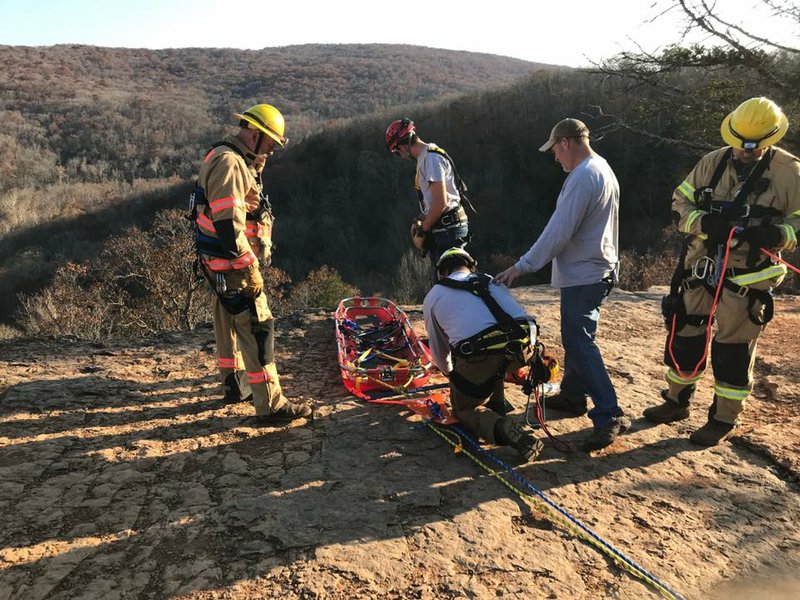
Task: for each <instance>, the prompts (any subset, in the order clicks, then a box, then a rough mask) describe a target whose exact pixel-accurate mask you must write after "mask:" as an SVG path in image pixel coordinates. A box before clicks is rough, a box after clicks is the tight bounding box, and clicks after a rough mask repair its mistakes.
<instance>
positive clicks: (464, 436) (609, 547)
mask: <svg viewBox="0 0 800 600" xmlns="http://www.w3.org/2000/svg"><path fill="white" fill-rule="evenodd" d="M450 429H452V430H453V431H455V432H456V434H458V436H459V437H460V438H461V439H463V440H465V441H466V442H467V443H469V445H470V446H472V447H473V448H474V449H475V450H477V451H478V452H480V453H482V454H483V455H484V456H486V457H488V458H489V459H490V460H491V461H492V462H494V463H495V464H496V465H498V466H499V467H501V468H502V469H503V470H504V471H506V472H507V473H508V474H509V475H511V477H512V478H513V479H514V480H516V481H517V483H519V484H520V485H522V486H523V488H525V489H527V490H529V491H531V492H533V493H534V494H535V495H537V496H538V497H539V498H541V499H542V500H543V501H544V502H545V503H546V504H547V505H548V506H550V508H552V509H553V510H555V511H556V512H558V513H560V514H561V515H562V516H563V517H564V518H566V519H567V520H568V521H570V522H571V523H572V524H573V525H575V526H576V527H577V528H579V529H580V530H582V531H583V532H584V533H586V534H587V535H588V536H590V537H591V538H592V539H594V540H595V541H596V542H597V543H599V544H600V545H602V546H603V547H604V548H606V549H607V550H608V551H609V552H611V553H612V554H613V555H614V556H616V557H617V558H619V559H620V560H621V561H622V562H624V563H625V564H627V565H629V566H630V567H632V568H633V569H635V570H637V571H639V572H640V573H642V574H643V575H645V576H646V577H648V578H650V579H652V580H653V581H654V582H656V583H657V584H658V585H660V586H661V587H663V588H664V589H665V590H666V591H668V592H669V593H670V594H672V595H673V596H674V597H675V598H678V599H679V600H685V599H684V597H683V596H681V595H680V594H679V593H678V592H676V591H675V590H673V589H672V588H670V587H669V586H668V585H666V584H665V583H663V582H662V581H660V580H659V579H658V578H657V577H656V576H655V575H653V574H652V573H650V572H648V571H647V570H646V569H644V568H643V567H640V566H639V565H638V564H636V563H635V562H634V561H633V560H631V559H630V558H628V557H627V556H626V555H625V554H623V553H622V552H620V551H619V550H617V549H616V548H614V546H612V545H611V544H609V543H608V542H607V541H605V540H604V539H603V538H601V537H600V536H599V535H597V534H596V533H595V532H594V531H592V530H591V529H589V527H587V526H586V525H584V524H583V523H582V522H581V521H579V520H578V519H576V518H575V517H573V516H572V515H571V514H570V513H569V512H567V511H566V510H565V509H563V508H561V507H560V506H559V505H558V504H556V503H555V502H553V501H552V500H550V498H548V497H547V496H545V494H544V492H541V491H539V490H538V489H537V488H536V487H534V486H533V485H532V484H531V483H530V482H528V481H527V480H526V479H525V478H524V477H522V475H520V474H519V473H517V472H516V471H515V470H514V469H512V468H511V467H509V466H508V465H507V464H506V463H504V462H503V461H502V460H501V459H499V458H497V457H496V456H495V455H494V454H492V453H491V452H489V451H488V450H484V449H483V448H481V447H480V445H479V444H478V442H476V441H475V440H474V439H472V437H470V436H469V435H468V434H467V433H466V432H465V431H464V430H463V429H461V428H460V427H459V426H458V425H451V426H450Z"/></svg>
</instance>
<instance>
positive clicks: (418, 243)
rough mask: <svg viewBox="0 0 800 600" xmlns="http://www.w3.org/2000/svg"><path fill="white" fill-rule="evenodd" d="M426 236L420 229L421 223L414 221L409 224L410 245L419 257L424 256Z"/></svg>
mask: <svg viewBox="0 0 800 600" xmlns="http://www.w3.org/2000/svg"><path fill="white" fill-rule="evenodd" d="M427 237H428V234H427V232H426V231H425V230H424V229H423V228H422V221H420V220H416V221H412V222H411V243H412V244H414V248H416V249H417V252H419V253H420V255H422V256H425V250H426V248H425V246H426V243H425V242H426V241H427Z"/></svg>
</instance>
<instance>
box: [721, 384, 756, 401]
mask: <svg viewBox="0 0 800 600" xmlns="http://www.w3.org/2000/svg"><path fill="white" fill-rule="evenodd" d="M714 393H715V394H716V395H717V396H722V397H723V398H727V399H728V400H736V401H737V402H744V401H745V400H747V397H748V396H749V395H750V390H740V389H735V388H726V387H721V386H719V385H715V386H714Z"/></svg>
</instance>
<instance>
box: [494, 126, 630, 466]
mask: <svg viewBox="0 0 800 600" xmlns="http://www.w3.org/2000/svg"><path fill="white" fill-rule="evenodd" d="M539 150H540V151H541V152H552V153H553V156H554V157H555V160H556V162H558V163H559V164H560V165H561V167H562V168H563V169H564V171H566V172H567V173H569V175H567V179H566V181H564V185H563V187H562V188H561V193H560V194H559V196H558V201H557V202H556V210H555V212H554V213H553V216H552V217H551V218H550V221H549V222H548V223H547V226H546V227H545V229H544V231H543V232H542V235H540V236H539V239H538V240H536V243H535V244H534V245H533V246H532V247H531V249H530V250H528V251H527V252H526V253H525V254H524V255H523V256H522V257H520V259H519V260H518V261H517V263H516V264H515V265H514V266H512V267H509V268H508V269H506V270H505V271H503V272H502V273H499V274H498V275H496V276H495V280H496V281H497V282H499V283H503V284H506V285H510V284H511V283H512V282H513V281H514V280H515V279H516V278H517V277H518V276H519V275H521V274H522V273H533V272H534V271H538V270H539V269H541V268H543V267H544V266H545V265H547V263H548V262H550V261H551V260H552V261H553V277H552V285H553V287H556V288H560V290H561V340H562V343H563V344H564V377H563V380H562V382H561V391H560V392H559V394H558V395H556V396H554V397H553V398H550V399H548V401H547V407H548V408H554V409H557V410H562V411H564V412H568V413H571V414H573V415H575V416H579V415H583V414H585V413H586V411H587V408H588V403H587V398H588V397H591V399H592V402H593V404H594V407H593V408H592V410H590V411H589V418H590V419H591V420H592V423H593V425H594V431H593V432H592V434H591V435H590V436H589V438H588V439H587V440H586V441H585V442H584V444H583V448H584V449H585V450H587V451H590V450H598V449H600V448H604V447H606V446H608V445H609V444H611V443H612V442H613V441H614V439H615V438H616V437H617V435H619V434H620V433H623V432H624V431H625V430H626V429H628V428H629V427H630V419H628V417H626V416H625V415H624V413H623V412H622V409H620V407H619V404H618V403H617V393H616V391H615V390H614V386H613V384H612V383H611V379H610V378H609V376H608V372H607V371H606V367H605V363H604V362H603V357H602V356H601V354H600V349H599V348H598V347H597V345H596V344H595V334H596V332H597V324H598V321H599V319H600V306H601V304H603V302H604V300H605V298H606V296H608V294H609V292H610V291H611V288H612V286H613V285H614V282H615V281H616V279H617V270H618V261H619V258H618V251H617V244H618V233H619V223H618V213H619V184H618V183H617V178H616V177H615V175H614V172H613V171H612V170H611V167H610V166H609V165H608V163H607V162H606V161H605V159H604V158H603V157H601V156H600V155H599V154H597V153H596V152H594V151H593V150H592V148H591V146H590V145H589V128H588V127H587V126H586V124H585V123H584V122H583V121H579V120H578V119H564V120H563V121H559V122H558V123H556V126H555V127H553V130H552V131H551V132H550V138H549V139H548V140H547V141H546V142H545V143H544V144H543V145H542V146H541V147H540V148H539Z"/></svg>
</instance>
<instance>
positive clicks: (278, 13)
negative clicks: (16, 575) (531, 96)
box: [0, 0, 796, 66]
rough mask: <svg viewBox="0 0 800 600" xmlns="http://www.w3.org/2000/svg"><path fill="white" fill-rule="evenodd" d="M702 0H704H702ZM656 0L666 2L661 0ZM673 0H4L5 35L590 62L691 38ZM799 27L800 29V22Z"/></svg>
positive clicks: (737, 16)
mask: <svg viewBox="0 0 800 600" xmlns="http://www.w3.org/2000/svg"><path fill="white" fill-rule="evenodd" d="M695 1H696V0H695ZM654 2H655V6H654ZM668 4H669V2H668V0H569V1H565V2H558V1H557V0H546V1H543V0H482V1H481V2H478V1H475V0H461V1H454V0H427V1H426V0H422V1H419V0H417V1H416V2H410V1H407V2H381V1H380V0H373V1H371V2H369V1H357V0H329V1H327V2H324V1H317V0H314V1H308V0H283V1H280V0H266V1H265V0H251V1H250V2H242V1H240V0H124V1H120V0H0V45H24V46H49V45H53V44H88V45H93V46H113V47H127V48H184V47H217V48H249V49H261V48H265V47H272V46H287V45H293V44H308V43H342V44H352V43H402V44H415V45H420V46H432V47H435V48H447V49H454V50H469V51H473V52H486V53H490V54H499V55H504V56H513V57H516V58H522V59H525V60H530V61H534V62H543V63H550V64H560V65H569V66H586V65H588V64H589V63H590V61H598V60H600V59H603V58H609V57H611V56H613V55H614V54H616V53H618V52H620V51H621V50H634V49H636V44H637V43H638V44H639V45H641V46H642V47H643V48H644V49H646V50H648V51H652V50H656V49H658V48H660V47H663V46H665V45H667V44H669V43H671V42H676V41H678V39H679V34H680V32H681V31H682V27H681V21H680V19H679V17H680V14H679V13H678V12H677V11H670V12H668V13H667V14H666V15H662V16H660V17H658V18H656V19H655V21H653V18H654V17H656V15H659V14H660V13H661V12H662V11H663V9H664V8H665V7H666V6H667V5H668ZM717 4H718V5H720V6H722V7H724V8H723V9H721V10H723V11H724V14H725V15H726V16H727V17H729V19H730V20H731V21H734V22H736V23H739V24H742V25H745V26H748V27H754V28H755V29H756V30H757V33H763V34H764V35H766V36H767V37H769V38H770V39H775V38H779V39H781V40H785V41H787V42H789V43H791V44H796V41H795V39H793V38H792V35H791V34H792V33H793V32H791V31H788V30H787V28H786V26H785V24H782V23H779V24H778V25H779V26H776V24H775V22H774V20H770V19H769V18H767V16H766V15H764V14H761V15H760V16H759V15H758V13H757V12H754V9H753V6H754V5H757V4H758V0H718V2H717ZM794 33H796V32H794Z"/></svg>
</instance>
